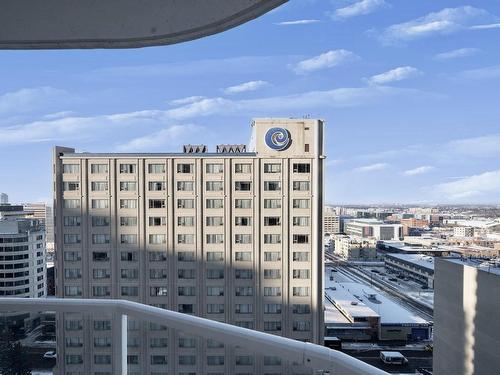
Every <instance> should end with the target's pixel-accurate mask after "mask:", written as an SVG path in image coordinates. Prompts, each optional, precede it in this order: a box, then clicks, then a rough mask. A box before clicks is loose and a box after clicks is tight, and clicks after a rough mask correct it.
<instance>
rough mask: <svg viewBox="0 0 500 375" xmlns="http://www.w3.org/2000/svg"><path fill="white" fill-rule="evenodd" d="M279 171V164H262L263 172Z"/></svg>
mask: <svg viewBox="0 0 500 375" xmlns="http://www.w3.org/2000/svg"><path fill="white" fill-rule="evenodd" d="M280 172H281V164H276V163H265V164H264V173H280Z"/></svg>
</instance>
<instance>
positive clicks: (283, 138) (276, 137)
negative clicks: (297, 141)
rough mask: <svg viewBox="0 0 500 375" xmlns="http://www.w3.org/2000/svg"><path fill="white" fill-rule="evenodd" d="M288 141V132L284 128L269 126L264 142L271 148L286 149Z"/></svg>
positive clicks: (289, 140) (288, 144)
mask: <svg viewBox="0 0 500 375" xmlns="http://www.w3.org/2000/svg"><path fill="white" fill-rule="evenodd" d="M290 142H291V139H290V132H289V131H288V130H286V129H283V128H271V129H269V130H268V131H267V133H266V144H267V145H268V146H269V147H270V148H272V149H273V150H276V151H283V150H286V149H287V147H288V146H290Z"/></svg>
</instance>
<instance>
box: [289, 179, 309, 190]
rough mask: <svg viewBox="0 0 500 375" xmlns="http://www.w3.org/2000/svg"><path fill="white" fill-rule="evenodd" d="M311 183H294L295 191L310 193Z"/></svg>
mask: <svg viewBox="0 0 500 375" xmlns="http://www.w3.org/2000/svg"><path fill="white" fill-rule="evenodd" d="M309 185H310V183H309V181H293V190H294V191H309Z"/></svg>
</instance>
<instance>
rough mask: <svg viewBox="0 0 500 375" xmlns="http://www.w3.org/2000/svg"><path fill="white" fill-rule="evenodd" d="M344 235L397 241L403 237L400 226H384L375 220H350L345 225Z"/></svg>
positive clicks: (381, 222)
mask: <svg viewBox="0 0 500 375" xmlns="http://www.w3.org/2000/svg"><path fill="white" fill-rule="evenodd" d="M345 233H346V234H348V235H352V236H359V237H373V238H375V239H377V240H382V241H387V240H399V239H401V238H402V237H403V226H402V225H401V224H385V223H384V222H383V221H379V220H376V219H352V220H349V221H346V223H345Z"/></svg>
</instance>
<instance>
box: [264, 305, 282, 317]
mask: <svg viewBox="0 0 500 375" xmlns="http://www.w3.org/2000/svg"><path fill="white" fill-rule="evenodd" d="M264 314H281V303H266V304H265V305H264Z"/></svg>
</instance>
